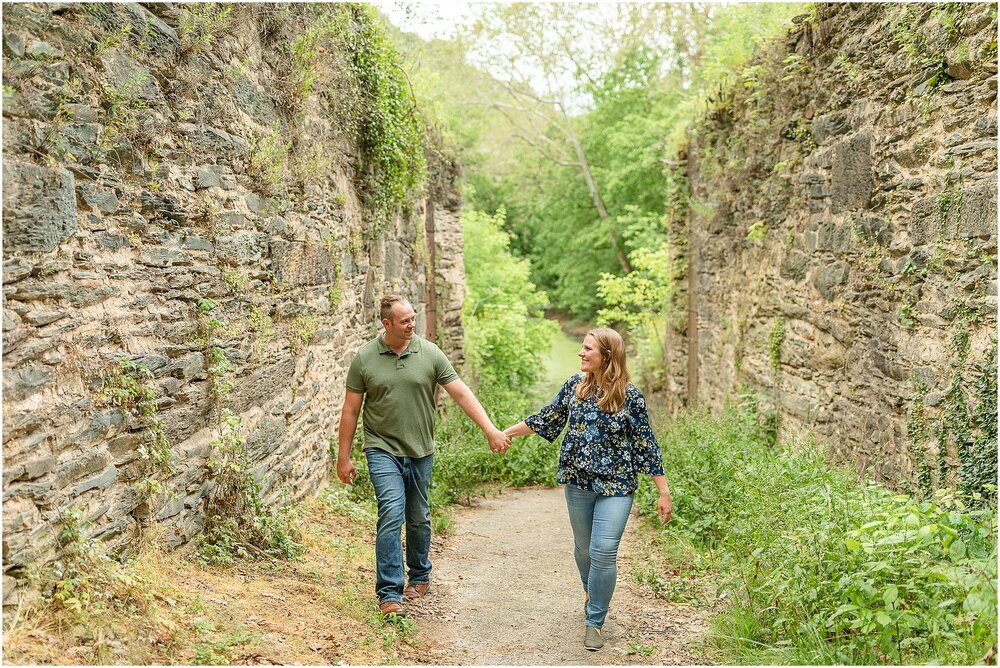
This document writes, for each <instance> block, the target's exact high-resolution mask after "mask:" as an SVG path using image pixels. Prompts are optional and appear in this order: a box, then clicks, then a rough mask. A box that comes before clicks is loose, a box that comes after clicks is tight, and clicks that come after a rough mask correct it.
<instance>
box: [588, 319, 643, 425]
mask: <svg viewBox="0 0 1000 668" xmlns="http://www.w3.org/2000/svg"><path fill="white" fill-rule="evenodd" d="M587 336H592V337H594V340H595V341H597V348H598V350H600V351H601V370H600V371H599V372H597V373H595V372H593V371H588V372H586V373H585V374H583V381H582V382H581V383H580V384H579V385H577V386H576V396H577V397H578V398H580V399H584V398H586V397H589V396H590V395H591V394H595V393H596V394H597V407H598V408H600V409H601V410H602V411H604V412H605V413H617V412H618V411H620V410H621V409H622V406H623V405H624V404H625V389H626V388H627V387H628V384H629V382H631V378H630V377H629V375H628V367H626V366H625V342H624V341H622V337H621V335H620V334H619V333H618V332H616V331H615V330H613V329H610V328H608V327H598V328H596V329H592V330H590V331H589V332H587Z"/></svg>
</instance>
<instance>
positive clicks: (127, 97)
mask: <svg viewBox="0 0 1000 668" xmlns="http://www.w3.org/2000/svg"><path fill="white" fill-rule="evenodd" d="M147 76H148V75H147V74H146V73H145V72H144V71H141V70H140V71H139V72H137V73H136V74H135V76H133V77H132V78H130V79H128V80H127V81H125V82H123V83H121V84H119V85H117V86H113V85H110V84H107V83H105V82H103V81H102V82H101V91H100V93H101V105H102V106H103V107H104V111H105V113H106V116H105V121H104V133H103V135H102V136H101V146H102V148H104V149H105V150H108V149H110V148H111V147H112V146H113V144H114V143H115V142H116V141H118V140H119V138H122V137H124V138H126V139H133V138H135V137H136V135H137V132H138V129H139V112H140V111H142V110H143V109H146V107H147V105H146V102H145V100H143V99H142V98H141V97H140V90H139V87H140V86H142V85H143V84H144V83H145V81H146V77H147Z"/></svg>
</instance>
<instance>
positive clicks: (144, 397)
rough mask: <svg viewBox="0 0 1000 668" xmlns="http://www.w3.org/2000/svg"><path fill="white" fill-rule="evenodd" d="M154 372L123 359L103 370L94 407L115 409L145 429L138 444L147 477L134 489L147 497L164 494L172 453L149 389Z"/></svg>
mask: <svg viewBox="0 0 1000 668" xmlns="http://www.w3.org/2000/svg"><path fill="white" fill-rule="evenodd" d="M152 378H153V372H152V371H150V370H149V367H147V366H146V365H144V364H138V363H136V362H133V361H131V360H122V361H121V362H119V363H118V364H117V365H111V366H108V367H106V368H105V369H104V370H103V371H102V372H101V373H100V374H99V389H98V390H97V394H96V396H95V400H94V404H95V406H97V407H99V408H107V407H111V408H118V409H120V410H122V411H124V412H125V413H127V414H129V415H130V416H132V417H134V418H138V419H140V420H141V421H142V422H143V423H144V426H145V439H144V440H143V441H142V442H141V443H140V444H139V447H138V451H139V455H140V456H141V457H142V459H143V460H144V461H145V462H146V468H147V471H146V477H145V478H144V479H143V480H141V481H140V482H139V483H138V484H137V485H136V488H137V489H138V490H139V491H141V492H144V493H146V494H147V495H149V496H152V495H154V494H158V493H162V492H167V491H168V489H167V488H166V487H165V486H164V484H163V482H162V480H161V478H162V477H163V476H166V475H169V474H170V473H171V472H172V471H173V468H174V460H175V458H174V453H173V451H172V449H171V448H170V443H169V442H168V441H167V436H166V434H165V433H164V431H163V420H161V419H160V417H159V415H158V410H157V405H156V390H155V389H153V388H152V387H150V386H149V384H148V381H150V380H152Z"/></svg>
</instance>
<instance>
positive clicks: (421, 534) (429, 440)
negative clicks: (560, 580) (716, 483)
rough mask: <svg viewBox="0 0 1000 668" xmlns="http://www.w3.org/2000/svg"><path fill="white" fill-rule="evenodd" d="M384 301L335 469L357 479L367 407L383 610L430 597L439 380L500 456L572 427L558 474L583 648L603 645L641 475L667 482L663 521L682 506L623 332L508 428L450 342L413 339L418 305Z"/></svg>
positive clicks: (356, 371) (360, 363)
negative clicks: (357, 448)
mask: <svg viewBox="0 0 1000 668" xmlns="http://www.w3.org/2000/svg"><path fill="white" fill-rule="evenodd" d="M380 306H381V310H380V314H379V315H380V318H381V320H382V325H383V326H384V327H385V331H384V333H383V334H381V335H380V336H379V337H378V338H376V339H374V340H372V341H370V342H368V343H367V344H365V345H364V346H363V347H362V348H361V350H359V351H358V353H357V354H356V355H355V357H354V359H353V361H352V362H351V367H350V370H349V371H348V374H347V391H346V394H345V398H344V407H343V411H342V413H341V418H340V429H339V439H338V442H339V450H338V457H337V476H338V477H339V478H340V480H341V481H343V482H344V483H347V484H350V483H351V482H352V481H353V479H354V478H355V477H356V475H357V472H356V471H355V469H354V463H353V462H352V461H351V447H352V445H353V441H354V433H355V430H356V428H357V424H358V417H359V416H360V415H361V412H362V405H363V410H364V435H365V445H364V453H365V458H366V459H367V461H368V472H369V475H370V476H371V480H372V484H373V486H374V488H375V497H376V499H377V501H378V523H377V526H376V537H375V561H376V579H375V593H376V596H377V597H378V600H379V609H380V610H381V611H382V612H383V613H385V614H389V613H396V614H401V613H402V612H403V607H402V603H403V599H404V598H406V599H415V598H420V597H421V596H424V595H425V594H426V593H427V591H428V588H429V587H430V572H431V562H430V556H429V551H430V542H431V523H430V504H429V502H428V490H429V488H430V480H431V469H432V466H433V461H434V423H435V420H436V417H437V412H436V410H435V405H434V389H435V386H436V385H441V386H442V387H444V389H445V391H446V392H447V393H448V394H449V395H450V396H451V397H452V399H454V400H455V402H456V403H457V404H458V405H459V406H460V407H461V408H462V410H463V411H465V413H466V414H467V415H468V416H469V418H470V419H471V420H472V421H473V422H475V423H476V424H477V425H479V427H480V428H481V429H482V430H483V432H484V433H485V434H486V438H487V440H488V441H489V444H490V448H491V449H492V450H493V451H494V452H505V451H506V450H507V448H509V447H510V440H511V438H512V437H515V436H527V435H529V434H538V435H539V436H541V437H542V438H544V439H546V440H548V441H550V442H552V441H554V440H555V439H556V438H557V437H558V436H559V434H560V433H562V431H563V429H564V428H565V429H566V435H565V436H564V437H563V442H562V447H561V449H560V452H559V468H558V472H557V480H558V482H559V483H560V484H562V485H564V486H565V487H564V489H565V494H566V507H567V509H568V511H569V520H570V525H571V526H572V529H573V539H574V545H573V556H574V558H575V560H576V565H577V568H578V569H579V571H580V579H581V581H582V584H583V590H584V596H585V599H584V600H585V604H584V605H585V614H586V629H585V633H584V647H586V648H587V649H589V650H598V649H600V648H601V647H602V646H603V645H604V639H603V637H602V635H601V628H602V627H603V625H604V620H605V618H606V617H607V614H608V607H609V605H610V603H611V596H612V594H613V593H614V589H615V581H616V578H617V559H618V545H619V543H620V542H621V537H622V534H623V533H624V531H625V525H626V523H627V521H628V517H629V513H630V511H631V509H632V501H633V496H634V492H635V490H636V488H637V486H638V475H639V474H640V473H646V474H649V475H650V476H652V478H653V482H654V483H655V484H656V486H657V488H658V489H659V492H660V498H659V502H658V512H659V516H660V520H661V521H662V522H667V521H668V520H669V519H670V514H671V512H672V506H671V502H670V490H669V488H668V487H667V481H666V478H665V477H664V473H663V463H662V456H661V454H660V446H659V444H658V443H657V441H656V437H655V436H654V435H653V431H652V429H651V427H650V424H649V415H648V412H647V410H646V402H645V400H644V399H643V396H642V393H641V392H639V390H638V389H637V388H636V387H635V386H634V385H632V384H631V383H630V382H629V374H628V370H627V368H626V365H625V344H624V342H623V341H622V338H621V336H619V335H618V333H617V332H615V331H614V330H612V329H607V328H598V329H593V330H591V331H590V332H588V333H587V335H586V337H584V340H583V344H582V347H581V349H580V352H579V353H578V355H579V357H580V371H581V373H578V374H575V375H573V376H572V377H571V378H570V379H569V380H567V381H566V383H565V384H563V386H562V389H560V391H559V394H558V395H557V396H556V398H555V399H554V400H553V401H552V403H551V404H549V405H548V406H546V407H545V408H542V409H541V410H540V411H539V412H538V413H536V414H534V415H532V416H530V417H527V418H525V419H524V420H523V421H522V422H519V423H517V424H516V425H513V426H511V427H508V428H507V429H505V430H504V431H500V430H499V429H497V428H496V427H495V426H494V425H493V423H492V422H491V421H490V419H489V417H487V415H486V411H485V410H483V407H482V405H481V404H480V403H479V400H478V399H476V397H475V395H474V394H473V393H472V391H471V390H470V389H469V388H468V387H467V386H466V385H465V383H463V382H462V381H461V379H459V377H458V374H457V373H455V370H454V368H453V367H452V365H451V363H450V362H449V361H448V359H447V357H445V355H444V353H443V352H441V350H440V348H438V347H437V346H436V345H434V344H433V343H431V342H430V341H427V340H425V339H422V338H420V337H419V336H416V335H415V333H414V330H415V327H416V317H415V314H414V311H413V307H412V306H411V305H410V304H409V302H408V301H407V300H406V299H405V298H403V297H400V296H398V295H387V296H385V297H383V298H382V300H381V304H380ZM404 524H405V526H406V549H405V555H404V551H403V545H402V541H401V540H400V531H401V529H402V527H403V525H404ZM404 557H405V560H404ZM404 564H405V570H406V571H407V572H408V573H407V574H408V576H409V577H408V584H406V587H405V588H404Z"/></svg>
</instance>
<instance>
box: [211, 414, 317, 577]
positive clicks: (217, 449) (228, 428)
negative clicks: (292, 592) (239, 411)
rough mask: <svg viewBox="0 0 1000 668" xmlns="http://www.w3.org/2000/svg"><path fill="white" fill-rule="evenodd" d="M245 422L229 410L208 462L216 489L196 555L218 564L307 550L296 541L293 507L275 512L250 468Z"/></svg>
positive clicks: (284, 556)
mask: <svg viewBox="0 0 1000 668" xmlns="http://www.w3.org/2000/svg"><path fill="white" fill-rule="evenodd" d="M241 426H242V420H240V418H238V417H236V416H234V415H231V414H227V415H225V417H224V418H223V420H222V425H221V427H220V429H219V434H218V436H217V437H216V438H215V439H214V440H213V441H212V443H211V446H212V455H211V458H210V459H209V461H208V464H207V466H208V468H209V471H210V472H211V473H212V474H213V475H214V477H215V489H214V490H213V491H212V495H211V497H210V498H209V501H208V503H207V505H206V508H205V529H204V531H203V533H202V534H201V536H199V538H198V556H199V557H200V558H201V559H202V560H203V561H205V562H206V563H215V564H232V563H233V562H234V561H236V560H240V559H255V558H282V559H294V558H296V557H298V556H299V555H300V554H301V552H302V550H303V549H304V548H303V546H302V544H301V543H299V542H297V538H298V533H299V531H298V525H297V523H296V517H295V512H294V510H293V509H292V506H291V505H290V504H288V503H284V504H282V505H281V506H280V507H279V508H278V509H277V510H276V511H271V509H270V508H268V507H267V505H266V504H265V503H264V500H263V498H262V496H261V485H260V482H258V480H257V479H256V477H254V474H253V472H252V471H251V470H250V460H249V456H248V453H247V449H246V444H245V439H244V438H243V437H242V436H241V435H240V429H241Z"/></svg>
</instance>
